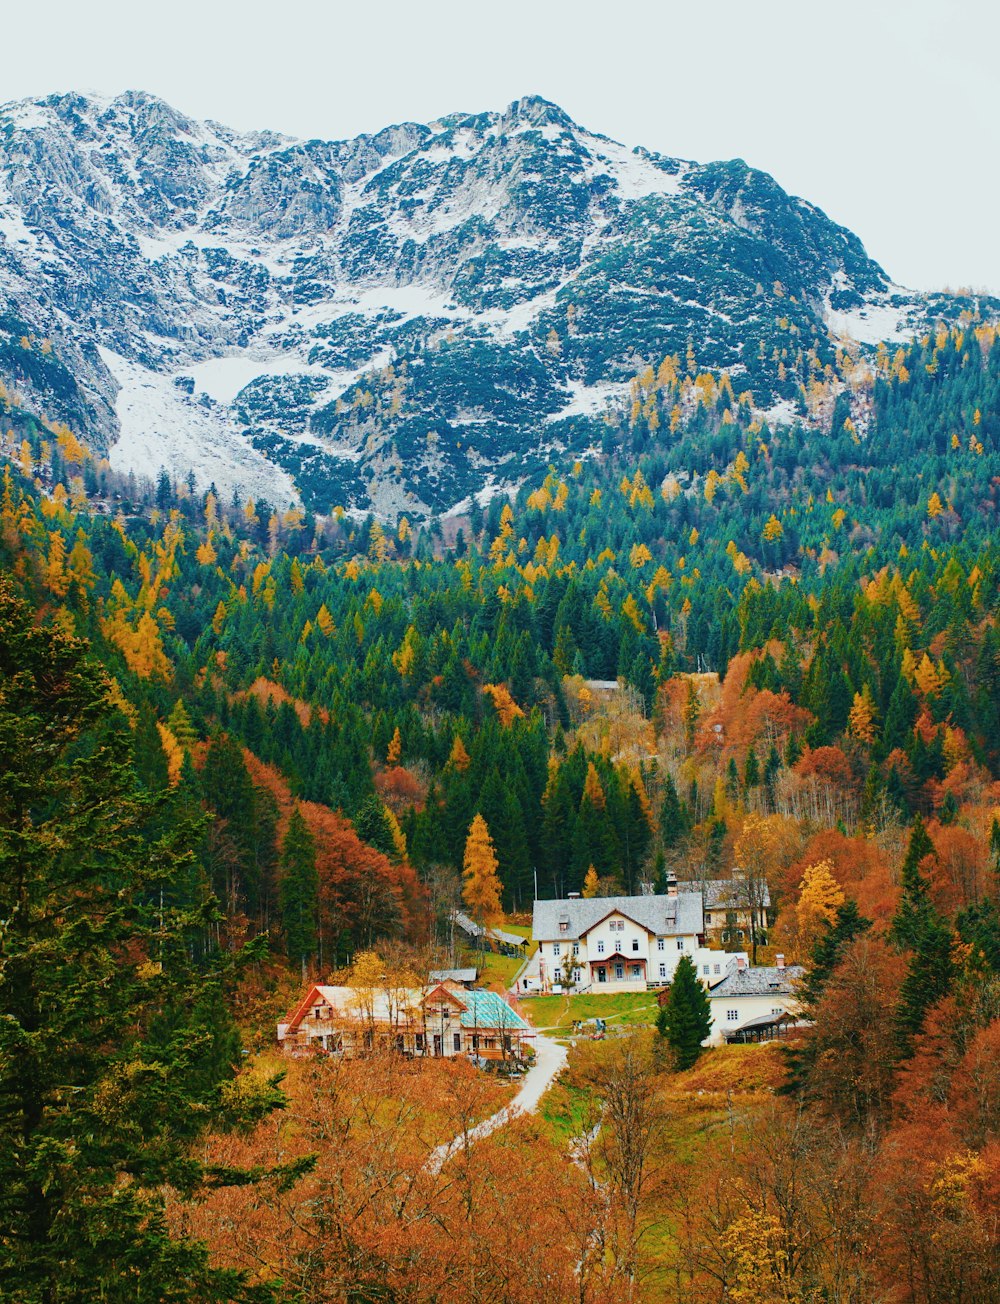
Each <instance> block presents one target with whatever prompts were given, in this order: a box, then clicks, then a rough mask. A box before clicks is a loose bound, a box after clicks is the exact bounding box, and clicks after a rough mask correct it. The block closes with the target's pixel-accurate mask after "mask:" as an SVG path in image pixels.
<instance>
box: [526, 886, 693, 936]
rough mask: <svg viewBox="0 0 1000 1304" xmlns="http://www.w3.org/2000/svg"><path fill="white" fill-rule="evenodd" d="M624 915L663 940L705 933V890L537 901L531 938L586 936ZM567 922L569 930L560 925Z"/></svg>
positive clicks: (684, 889) (685, 889)
mask: <svg viewBox="0 0 1000 1304" xmlns="http://www.w3.org/2000/svg"><path fill="white" fill-rule="evenodd" d="M613 914H620V915H624V916H625V917H626V919H631V920H633V921H634V922H635V923H637V924H639V925H641V927H643V928H645V929H647V930H648V931H649V932H650V933H653V934H655V935H656V936H660V937H664V936H666V937H672V936H681V935H685V936H690V935H692V934H697V933H700V932H702V931H703V930H704V922H703V912H702V905H701V891H700V890H699V889H697V888H694V889H690V888H684V887H681V888H680V889H679V890H678V893H677V895H676V896H617V897H589V898H588V897H568V898H561V899H557V900H555V901H536V902H535V908H534V912H533V914H532V918H531V935H532V937H533V938H534V939H535V941H536V942H549V941H552V942H557V941H559V939H560V938H569V939H570V940H571V941H572V940H576V939H578V938H580V937H582V936H583V935H584V934H585V933H589V932H590V930H591V929H592V928H593V927H594V926H595V924H599V923H600V922H601V920H602V919H606V918H607V916H608V915H613ZM561 923H565V924H566V927H565V928H560V924H561Z"/></svg>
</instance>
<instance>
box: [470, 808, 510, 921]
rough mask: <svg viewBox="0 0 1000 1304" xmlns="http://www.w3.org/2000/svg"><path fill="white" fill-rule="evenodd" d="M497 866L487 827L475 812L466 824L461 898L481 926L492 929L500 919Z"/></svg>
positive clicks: (501, 917)
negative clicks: (467, 826) (466, 833)
mask: <svg viewBox="0 0 1000 1304" xmlns="http://www.w3.org/2000/svg"><path fill="white" fill-rule="evenodd" d="M498 867H499V862H498V860H497V853H496V850H495V848H494V846H493V839H492V838H491V837H490V830H489V827H488V825H487V823H486V821H485V820H484V819H483V817H482V815H476V817H475V819H474V820H473V821H472V824H471V825H470V826H469V836H468V837H467V838H466V841H465V854H464V856H463V857H462V900H463V901H464V902H465V905H466V908H467V909H468V911H469V914H470V915H471V916H472V918H473V919H474V920H475V921H476V923H477V924H479V925H480V927H482V928H493V927H495V926H496V925H497V924H499V923H500V922H501V920H502V919H503V909H502V907H501V905H500V896H501V892H502V890H503V889H502V886H501V883H500V876H499V875H498V873H497V869H498Z"/></svg>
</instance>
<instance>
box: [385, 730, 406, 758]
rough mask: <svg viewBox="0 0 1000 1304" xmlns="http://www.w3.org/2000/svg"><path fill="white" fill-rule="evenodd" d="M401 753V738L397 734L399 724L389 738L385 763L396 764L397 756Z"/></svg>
mask: <svg viewBox="0 0 1000 1304" xmlns="http://www.w3.org/2000/svg"><path fill="white" fill-rule="evenodd" d="M402 754H403V740H402V738H400V736H399V725H396V728H395V729H394V730H393V733H392V737H391V738H390V739H389V746H388V748H387V749H386V753H385V761H386V764H387V765H398V764H399V758H400V756H402Z"/></svg>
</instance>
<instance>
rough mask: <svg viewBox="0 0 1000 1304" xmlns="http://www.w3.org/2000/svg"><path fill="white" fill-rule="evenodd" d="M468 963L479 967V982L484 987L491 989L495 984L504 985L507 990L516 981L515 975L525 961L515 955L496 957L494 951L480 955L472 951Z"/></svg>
mask: <svg viewBox="0 0 1000 1304" xmlns="http://www.w3.org/2000/svg"><path fill="white" fill-rule="evenodd" d="M468 963H469V964H470V965H473V964H474V965H477V966H478V968H479V981H480V982H481V983H482V984H483V986H484V987H490V986H492V985H493V984H494V983H502V984H503V986H504V987H505V988H507V987H509V986H510V985H511V983H512V982H513V981H514V975H515V974H516V973H517V971H518V969H520V967H521V965H522V964H523V963H524V961H523V960H522V959H519V958H518V957H517V956H513V955H494V954H493V952H492V951H484V952H482V954H479V953H478V952H475V951H472V952H470V953H469V960H468Z"/></svg>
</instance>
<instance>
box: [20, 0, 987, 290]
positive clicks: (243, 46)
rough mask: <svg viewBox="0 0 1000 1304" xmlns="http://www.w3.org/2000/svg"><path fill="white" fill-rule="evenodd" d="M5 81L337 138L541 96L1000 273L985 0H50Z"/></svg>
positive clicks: (858, 225)
mask: <svg viewBox="0 0 1000 1304" xmlns="http://www.w3.org/2000/svg"><path fill="white" fill-rule="evenodd" d="M4 8H5V10H6V12H5V14H4V25H3V28H4V30H3V45H4V54H5V58H4V73H3V79H2V82H0V99H18V98H21V97H23V96H29V95H43V94H48V93H50V92H52V91H62V90H70V89H87V90H97V91H102V92H105V93H117V92H119V91H122V90H125V89H130V88H141V89H144V90H149V91H152V92H154V93H155V94H158V95H161V96H163V97H164V98H165V99H167V100H169V101H170V102H171V103H172V104H174V105H175V106H176V107H177V108H179V109H181V110H183V111H185V112H187V113H189V114H191V115H193V116H195V117H211V118H215V119H217V120H219V121H222V122H226V123H228V124H230V125H231V126H234V127H239V128H244V129H247V128H257V127H268V128H273V129H276V130H279V131H284V132H287V133H289V134H291V135H299V136H313V137H315V136H321V137H332V138H336V137H344V136H351V135H355V134H357V133H358V132H361V131H377V130H378V129H379V128H380V127H383V126H385V125H387V124H388V123H391V122H399V121H401V120H404V119H410V120H413V121H427V120H429V119H431V118H434V117H438V116H440V115H441V114H443V113H447V112H450V111H452V110H456V109H461V110H467V111H470V112H471V111H478V110H482V109H499V108H503V107H504V106H505V105H506V104H507V103H509V102H510V101H511V100H513V99H516V98H518V97H519V96H521V95H525V94H539V95H543V96H545V97H546V98H547V99H550V100H555V101H556V102H557V103H558V104H560V105H562V107H563V108H564V109H565V110H566V111H567V112H568V113H569V114H570V115H571V116H572V117H573V118H575V119H576V121H577V122H579V123H581V124H582V125H583V126H586V127H588V128H590V129H591V130H593V131H599V132H603V133H604V134H605V135H608V136H613V137H615V138H616V139H618V140H622V141H625V142H626V143H627V144H629V145H637V144H642V145H647V146H649V147H650V148H653V149H657V150H660V151H661V152H663V153H666V154H673V155H678V156H680V157H684V158H694V159H698V160H699V161H707V160H709V159H713V158H731V157H736V156H739V157H742V158H745V159H746V160H747V162H748V163H751V164H753V165H754V166H756V167H761V168H764V169H766V170H767V171H769V172H771V173H773V174H774V176H775V177H776V178H777V180H778V181H779V182H780V183H781V185H783V186H784V187H785V188H786V189H787V190H790V191H792V192H793V193H795V194H799V195H802V196H804V197H805V198H807V199H810V200H812V201H813V202H814V203H816V204H818V205H819V206H820V207H821V208H823V209H825V210H826V212H827V213H828V214H829V215H830V216H831V217H832V218H833V219H834V220H836V221H838V222H841V223H843V224H844V225H846V226H849V227H851V228H852V229H853V230H854V231H855V232H856V233H857V234H858V235H859V236H860V237H861V239H862V240H863V241H864V243H865V245H866V246H867V248H868V251H869V253H871V254H872V255H873V256H874V257H875V258H877V259H878V260H879V261H880V262H881V263H882V264H883V266H884V267H885V268H886V270H887V271H888V272H889V274H890V275H891V276H893V277H894V278H895V279H896V280H897V281H900V282H901V283H903V284H905V285H909V286H912V287H914V288H918V289H935V288H944V287H946V286H951V287H953V288H954V287H957V286H972V287H973V288H976V289H990V290H991V291H992V292H994V293H1000V242H998V240H997V214H998V212H1000V169H998V161H1000V148H998V147H1000V113H998V109H1000V73H998V70H997V52H998V50H1000V6H998V5H997V4H996V0H937V3H928V2H927V0H867V3H860V2H859V0H838V3H824V2H823V0H700V2H699V0H688V3H685V4H681V3H677V0H658V2H657V0H646V2H645V3H639V2H637V0H604V2H603V3H593V0H572V2H569V3H567V2H566V0H532V2H531V3H525V2H524V0H493V2H492V3H483V2H482V0H465V3H461V4H458V3H453V2H452V0H439V2H438V3H430V2H429V0H409V2H408V3H401V2H400V0H383V2H382V3H378V2H377V0H350V2H346V0H326V3H320V2H319V0H297V2H296V0H291V3H289V0H285V3H284V4H264V3H261V2H260V0H240V2H239V3H236V2H234V0H162V3H160V4H158V5H148V6H147V5H144V4H142V3H137V0H47V3H45V4H44V5H29V4H22V5H20V6H17V7H16V8H15V7H14V6H13V5H5V6H4Z"/></svg>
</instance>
